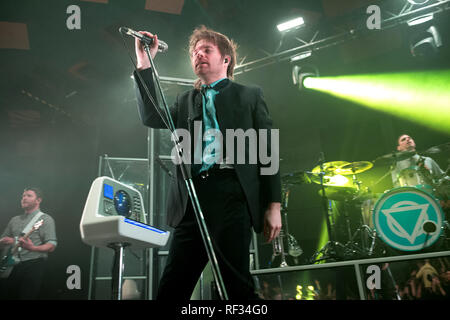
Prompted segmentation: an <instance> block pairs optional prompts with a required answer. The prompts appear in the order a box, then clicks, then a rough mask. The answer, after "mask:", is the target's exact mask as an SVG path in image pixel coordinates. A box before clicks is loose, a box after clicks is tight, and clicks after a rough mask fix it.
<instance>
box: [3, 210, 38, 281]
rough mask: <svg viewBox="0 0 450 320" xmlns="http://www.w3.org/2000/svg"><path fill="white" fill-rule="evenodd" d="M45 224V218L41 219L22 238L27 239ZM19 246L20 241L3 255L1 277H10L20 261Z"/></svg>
mask: <svg viewBox="0 0 450 320" xmlns="http://www.w3.org/2000/svg"><path fill="white" fill-rule="evenodd" d="M43 224H44V220H43V219H41V220H39V221H38V222H36V223H35V224H34V225H33V227H32V228H31V230H30V231H28V232H27V233H26V234H25V235H24V236H23V237H22V238H23V239H25V240H26V239H28V238H29V237H30V235H31V234H32V233H33V232H35V231H36V230H38V229H39V228H40V227H41V226H42V225H43ZM19 247H20V243H19V242H18V241H17V242H16V244H15V245H14V246H12V247H11V248H9V250H8V252H7V253H6V255H5V256H3V257H2V259H1V261H0V278H8V277H9V275H10V274H11V271H12V269H13V268H14V266H15V265H16V264H17V263H18V260H17V258H16V255H17V251H18V250H19Z"/></svg>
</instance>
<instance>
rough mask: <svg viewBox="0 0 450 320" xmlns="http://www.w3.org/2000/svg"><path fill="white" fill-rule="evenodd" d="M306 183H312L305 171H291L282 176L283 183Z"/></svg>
mask: <svg viewBox="0 0 450 320" xmlns="http://www.w3.org/2000/svg"><path fill="white" fill-rule="evenodd" d="M304 183H311V179H310V178H309V177H308V175H307V174H306V172H304V171H296V172H290V173H286V174H284V175H282V176H281V184H283V185H293V184H304Z"/></svg>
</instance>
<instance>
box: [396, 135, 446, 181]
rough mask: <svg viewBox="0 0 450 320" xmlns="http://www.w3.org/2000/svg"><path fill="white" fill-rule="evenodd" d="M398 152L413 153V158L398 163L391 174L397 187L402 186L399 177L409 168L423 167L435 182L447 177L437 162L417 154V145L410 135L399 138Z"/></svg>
mask: <svg viewBox="0 0 450 320" xmlns="http://www.w3.org/2000/svg"><path fill="white" fill-rule="evenodd" d="M397 150H398V151H400V152H411V157H409V158H407V159H404V160H400V161H397V162H396V165H395V167H394V169H393V170H392V172H391V174H392V182H393V183H394V186H395V187H399V186H401V182H400V179H399V176H400V173H401V171H402V170H404V169H407V168H414V167H417V168H420V167H423V168H425V169H427V171H428V173H429V174H430V175H431V178H432V179H433V180H435V179H440V178H442V177H444V176H445V173H444V171H443V170H442V169H441V168H440V167H439V165H438V164H437V163H436V161H434V160H433V159H431V158H430V157H425V156H421V155H419V154H417V153H416V143H415V142H414V139H413V138H411V137H410V136H409V135H407V134H402V135H400V136H399V137H398V140H397ZM430 182H432V181H430Z"/></svg>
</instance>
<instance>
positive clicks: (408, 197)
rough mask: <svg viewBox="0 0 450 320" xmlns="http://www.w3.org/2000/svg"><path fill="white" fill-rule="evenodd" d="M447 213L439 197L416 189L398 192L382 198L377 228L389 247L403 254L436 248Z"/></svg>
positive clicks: (375, 212)
mask: <svg viewBox="0 0 450 320" xmlns="http://www.w3.org/2000/svg"><path fill="white" fill-rule="evenodd" d="M443 221H444V213H443V211H442V208H441V206H440V205H439V202H438V201H437V200H436V199H435V197H434V196H433V195H432V194H431V193H428V192H426V191H425V190H423V189H419V188H415V187H399V188H394V189H392V190H390V191H388V192H386V193H385V194H383V195H382V196H381V198H380V199H379V200H378V201H377V203H376V204H375V207H374V210H373V224H374V226H375V230H376V232H377V234H378V236H379V237H380V238H381V240H383V241H384V242H385V243H386V244H388V245H389V246H391V247H393V248H394V249H397V250H401V251H419V250H423V249H425V248H427V247H429V246H431V245H433V244H434V243H435V242H436V241H437V240H438V239H439V237H440V235H441V233H442V227H443Z"/></svg>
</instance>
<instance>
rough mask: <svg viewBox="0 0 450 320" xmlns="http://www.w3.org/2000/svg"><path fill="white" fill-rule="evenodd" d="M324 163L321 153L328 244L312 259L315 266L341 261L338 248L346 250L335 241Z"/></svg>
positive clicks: (321, 180) (321, 176)
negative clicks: (325, 183)
mask: <svg viewBox="0 0 450 320" xmlns="http://www.w3.org/2000/svg"><path fill="white" fill-rule="evenodd" d="M324 163H325V156H324V154H323V152H321V153H320V158H319V164H320V173H319V176H320V188H321V192H322V205H323V210H324V214H325V220H326V224H327V232H328V242H327V243H326V244H325V245H324V246H323V247H322V248H321V249H320V250H319V251H318V252H316V253H315V254H314V255H313V256H312V258H311V259H310V262H311V263H313V264H314V263H317V262H319V261H322V260H328V259H333V260H340V259H342V257H340V256H339V255H338V253H337V248H338V247H340V248H341V249H344V250H345V247H344V246H343V245H342V244H341V243H339V242H336V241H335V240H334V235H333V232H332V229H331V222H330V210H329V206H328V199H327V197H326V193H325V187H324V184H323V177H324V175H325V172H324V168H323V164H324ZM321 254H322V255H323V257H322V258H320V259H318V257H319V256H320V255H321Z"/></svg>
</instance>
